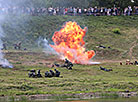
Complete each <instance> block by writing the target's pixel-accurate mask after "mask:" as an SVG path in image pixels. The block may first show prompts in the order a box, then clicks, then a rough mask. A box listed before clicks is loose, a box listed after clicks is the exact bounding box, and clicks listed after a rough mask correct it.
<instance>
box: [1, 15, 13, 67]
mask: <svg viewBox="0 0 138 102" xmlns="http://www.w3.org/2000/svg"><path fill="white" fill-rule="evenodd" d="M3 21H4V15H1V14H0V65H1V66H2V67H5V68H6V67H7V68H13V66H12V65H11V64H10V63H9V62H8V60H7V59H5V58H4V54H3V53H2V48H3V42H2V40H1V39H2V38H3V37H4V32H3V29H2V23H3Z"/></svg>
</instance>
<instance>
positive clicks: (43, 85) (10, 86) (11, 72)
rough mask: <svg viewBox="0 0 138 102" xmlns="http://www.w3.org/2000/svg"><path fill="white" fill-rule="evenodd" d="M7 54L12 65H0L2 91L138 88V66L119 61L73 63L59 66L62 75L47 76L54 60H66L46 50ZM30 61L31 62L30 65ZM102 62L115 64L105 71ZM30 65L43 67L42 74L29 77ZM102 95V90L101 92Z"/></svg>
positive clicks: (56, 91) (34, 91) (81, 91)
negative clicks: (40, 76)
mask: <svg viewBox="0 0 138 102" xmlns="http://www.w3.org/2000/svg"><path fill="white" fill-rule="evenodd" d="M6 58H8V59H9V61H10V62H11V63H12V64H13V65H14V68H13V69H6V68H0V95H1V96H5V95H8V96H11V95H34V94H60V95H64V94H75V93H89V92H100V93H104V92H119V91H126V90H129V91H135V92H137V91H138V66H135V65H125V64H124V65H122V66H120V65H119V63H115V62H114V63H109V62H106V63H102V64H101V65H74V68H73V70H67V69H65V68H57V69H58V70H59V71H60V72H61V76H63V78H56V77H53V78H45V77H44V73H45V71H47V70H50V69H53V70H54V68H49V67H48V66H49V65H50V64H51V63H54V62H57V63H63V61H60V60H59V59H57V58H56V57H55V56H51V57H49V56H46V55H45V54H44V53H31V52H8V53H7V54H6ZM27 63H28V65H27ZM99 66H103V67H105V68H107V69H108V68H112V69H113V71H111V72H104V71H102V70H100V69H99ZM31 69H36V70H38V69H40V70H41V74H42V75H43V78H29V77H28V72H29V70H31ZM101 95H102V94H101Z"/></svg>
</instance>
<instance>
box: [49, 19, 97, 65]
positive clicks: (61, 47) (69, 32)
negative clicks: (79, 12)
mask: <svg viewBox="0 0 138 102" xmlns="http://www.w3.org/2000/svg"><path fill="white" fill-rule="evenodd" d="M86 31H87V28H86V27H85V28H84V29H82V28H81V27H80V26H79V25H78V24H77V23H76V22H71V21H70V22H66V24H65V25H64V26H63V28H62V29H61V30H60V31H56V32H55V34H54V35H53V37H52V40H53V42H54V43H55V45H50V46H51V47H52V48H53V49H54V50H55V51H56V52H57V53H59V55H61V56H60V57H63V58H67V59H69V60H70V62H72V63H78V64H92V63H91V61H90V59H91V58H93V57H94V56H95V52H94V51H93V50H91V51H87V52H85V47H84V46H85V42H84V41H83V38H84V36H85V34H86ZM97 64H99V63H97Z"/></svg>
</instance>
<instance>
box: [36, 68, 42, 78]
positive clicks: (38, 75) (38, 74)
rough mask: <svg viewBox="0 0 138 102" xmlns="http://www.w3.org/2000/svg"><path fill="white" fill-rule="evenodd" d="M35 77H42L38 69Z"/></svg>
mask: <svg viewBox="0 0 138 102" xmlns="http://www.w3.org/2000/svg"><path fill="white" fill-rule="evenodd" d="M37 77H38V78H41V77H42V75H41V73H40V70H38V71H37Z"/></svg>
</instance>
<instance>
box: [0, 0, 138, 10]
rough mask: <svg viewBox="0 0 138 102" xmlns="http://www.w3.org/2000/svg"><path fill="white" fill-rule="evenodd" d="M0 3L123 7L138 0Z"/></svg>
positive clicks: (7, 1)
mask: <svg viewBox="0 0 138 102" xmlns="http://www.w3.org/2000/svg"><path fill="white" fill-rule="evenodd" d="M13 1H14V2H13ZM132 1H134V2H132ZM0 3H1V4H3V5H9V4H10V5H13V6H14V5H21V6H28V7H49V6H52V7H70V6H73V7H90V6H100V7H113V6H114V5H116V6H119V7H121V8H125V7H127V6H129V5H131V6H134V5H135V6H138V0H0Z"/></svg>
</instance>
